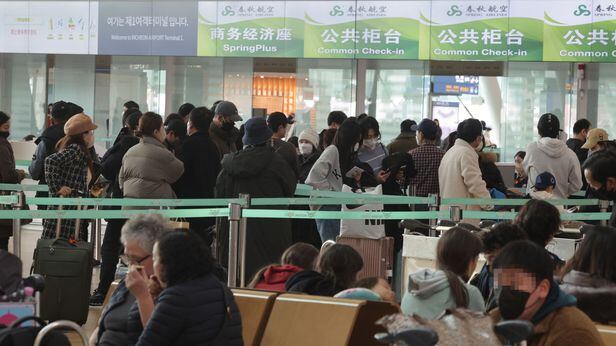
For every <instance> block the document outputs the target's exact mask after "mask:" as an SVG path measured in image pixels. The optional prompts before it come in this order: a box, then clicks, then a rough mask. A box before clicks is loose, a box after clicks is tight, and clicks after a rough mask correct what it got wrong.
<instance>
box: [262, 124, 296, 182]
mask: <svg viewBox="0 0 616 346" xmlns="http://www.w3.org/2000/svg"><path fill="white" fill-rule="evenodd" d="M287 124H289V119H287V116H286V115H284V113H282V112H273V113H272V114H270V115H269V117H267V126H269V128H270V130H272V138H271V139H270V140H269V144H270V146H271V147H272V148H274V151H276V152H277V153H278V154H280V156H282V158H283V159H284V160H285V161H287V163H288V164H289V167H291V169H292V170H293V172H294V173H295V176H296V177H298V178H299V164H298V163H297V151H296V150H295V147H294V146H293V144H291V143H289V142H285V141H284V136H285V134H286V129H287Z"/></svg>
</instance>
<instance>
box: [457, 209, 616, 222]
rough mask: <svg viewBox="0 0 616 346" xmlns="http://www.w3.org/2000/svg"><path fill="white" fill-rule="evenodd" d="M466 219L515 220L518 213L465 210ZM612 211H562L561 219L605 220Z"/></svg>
mask: <svg viewBox="0 0 616 346" xmlns="http://www.w3.org/2000/svg"><path fill="white" fill-rule="evenodd" d="M462 215H463V218H465V219H488V220H513V219H515V217H516V216H517V215H518V213H516V212H512V211H475V210H464V211H463V212H462ZM610 217H611V213H562V214H560V219H561V220H563V221H569V220H575V221H590V220H594V221H603V220H609V219H610Z"/></svg>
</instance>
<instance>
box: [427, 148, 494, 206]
mask: <svg viewBox="0 0 616 346" xmlns="http://www.w3.org/2000/svg"><path fill="white" fill-rule="evenodd" d="M438 182H439V187H440V194H441V198H490V192H488V189H487V187H486V183H485V181H483V178H482V176H481V169H480V168H479V155H478V154H477V151H475V148H473V147H472V146H471V145H470V144H468V142H466V141H465V140H463V139H456V143H455V145H454V146H453V147H451V149H449V150H448V151H447V152H446V153H445V156H443V160H441V165H440V166H439V168H438ZM446 208H448V207H446ZM462 209H474V210H477V209H480V208H479V207H478V206H469V207H468V208H462Z"/></svg>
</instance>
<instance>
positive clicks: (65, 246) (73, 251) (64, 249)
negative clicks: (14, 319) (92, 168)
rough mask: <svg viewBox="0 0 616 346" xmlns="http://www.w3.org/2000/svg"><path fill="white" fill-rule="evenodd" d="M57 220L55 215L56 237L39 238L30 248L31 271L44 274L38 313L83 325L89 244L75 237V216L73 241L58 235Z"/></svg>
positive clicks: (88, 280) (89, 271) (89, 268)
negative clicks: (34, 247) (31, 253)
mask: <svg viewBox="0 0 616 346" xmlns="http://www.w3.org/2000/svg"><path fill="white" fill-rule="evenodd" d="M60 209H61V208H60ZM79 209H80V208H79V207H78V208H77V210H79ZM60 221H61V220H60V219H58V224H57V226H56V238H55V239H39V240H38V242H37V243H36V249H35V250H34V264H33V266H34V273H36V274H41V275H42V276H43V277H44V278H45V289H44V290H43V292H42V293H41V310H40V311H41V316H40V317H41V318H42V319H44V320H49V321H56V320H69V321H73V322H75V323H77V324H80V325H83V324H84V323H86V320H87V319H88V309H89V298H90V288H91V287H90V286H91V284H92V266H93V257H92V254H93V250H94V249H93V244H92V243H88V242H85V241H80V240H78V239H79V229H80V226H81V222H80V220H79V219H77V220H76V221H75V240H76V241H69V240H68V239H64V238H60V228H61V222H60Z"/></svg>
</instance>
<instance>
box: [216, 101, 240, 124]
mask: <svg viewBox="0 0 616 346" xmlns="http://www.w3.org/2000/svg"><path fill="white" fill-rule="evenodd" d="M218 114H222V115H223V116H225V117H229V118H230V120H231V121H242V117H240V115H239V114H238V112H237V107H235V104H233V102H229V101H220V103H218V104H217V105H216V109H215V111H214V115H218Z"/></svg>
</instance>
